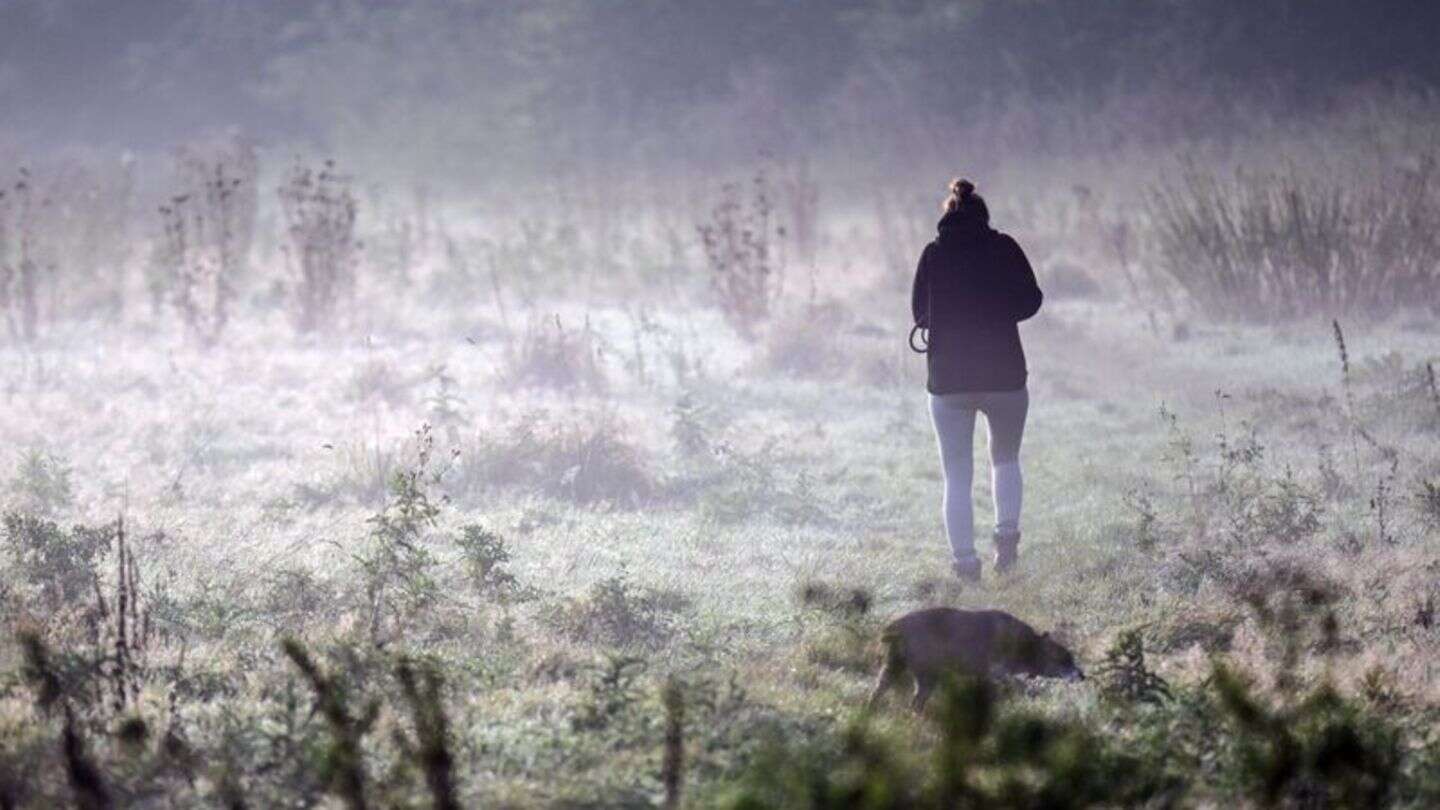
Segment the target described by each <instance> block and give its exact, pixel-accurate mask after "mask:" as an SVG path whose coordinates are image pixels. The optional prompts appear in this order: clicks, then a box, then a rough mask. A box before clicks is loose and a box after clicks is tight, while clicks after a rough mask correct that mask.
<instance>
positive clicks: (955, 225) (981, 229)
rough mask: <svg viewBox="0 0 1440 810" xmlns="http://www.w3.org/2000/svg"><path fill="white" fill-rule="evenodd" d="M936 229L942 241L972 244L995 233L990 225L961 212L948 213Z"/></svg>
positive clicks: (941, 218) (976, 217)
mask: <svg viewBox="0 0 1440 810" xmlns="http://www.w3.org/2000/svg"><path fill="white" fill-rule="evenodd" d="M935 229H936V230H937V231H938V232H939V234H940V237H939V238H940V241H949V240H952V239H953V240H956V241H961V242H970V241H974V240H976V239H980V238H981V237H984V236H988V235H990V234H991V233H994V231H993V229H991V227H990V223H989V222H988V221H986V220H985V219H982V218H980V217H978V216H975V215H973V214H969V215H967V214H962V213H961V212H959V211H948V212H946V214H945V216H943V217H940V221H939V222H938V223H936V225H935Z"/></svg>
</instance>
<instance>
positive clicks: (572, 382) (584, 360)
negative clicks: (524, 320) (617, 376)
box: [501, 315, 606, 392]
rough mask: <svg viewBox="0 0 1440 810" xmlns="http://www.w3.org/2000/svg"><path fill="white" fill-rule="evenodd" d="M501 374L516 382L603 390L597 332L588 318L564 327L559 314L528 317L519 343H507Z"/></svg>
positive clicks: (515, 383)
mask: <svg viewBox="0 0 1440 810" xmlns="http://www.w3.org/2000/svg"><path fill="white" fill-rule="evenodd" d="M501 376H502V377H503V378H504V380H505V382H507V383H509V384H510V385H516V386H537V387H544V388H555V389H559V390H576V389H583V390H588V391H596V392H599V391H604V390H605V387H606V380H605V369H604V367H603V366H602V365H601V363H600V336H599V335H598V334H596V332H595V330H593V329H592V328H591V327H590V320H589V319H588V318H587V319H586V320H585V325H584V326H583V327H582V328H580V329H578V330H577V329H570V330H567V329H566V328H565V325H564V324H563V323H561V321H560V316H559V315H556V316H555V317H554V318H549V319H540V320H531V321H530V323H529V324H528V325H527V326H526V327H525V332H524V334H523V335H521V337H520V342H519V345H518V346H516V345H514V344H511V345H509V346H508V347H507V350H506V353H505V368H504V370H503V371H502V373H501Z"/></svg>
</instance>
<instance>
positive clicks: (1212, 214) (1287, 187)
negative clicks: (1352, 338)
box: [1150, 155, 1440, 321]
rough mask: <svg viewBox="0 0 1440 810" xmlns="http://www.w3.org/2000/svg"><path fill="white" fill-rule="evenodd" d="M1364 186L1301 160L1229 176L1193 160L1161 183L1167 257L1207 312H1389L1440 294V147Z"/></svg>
mask: <svg viewBox="0 0 1440 810" xmlns="http://www.w3.org/2000/svg"><path fill="white" fill-rule="evenodd" d="M1367 181H1368V185H1364V186H1360V187H1356V186H1354V185H1351V184H1349V183H1347V182H1345V181H1344V180H1342V179H1338V178H1325V179H1319V180H1314V179H1308V178H1305V177H1303V176H1301V175H1300V174H1299V173H1298V172H1297V171H1296V170H1295V169H1293V168H1291V169H1288V170H1285V171H1276V172H1265V173H1260V172H1240V173H1237V174H1236V176H1235V177H1234V178H1233V179H1232V180H1228V181H1227V180H1222V179H1220V178H1218V177H1217V176H1215V175H1214V174H1211V173H1209V172H1207V171H1205V170H1203V169H1201V168H1200V167H1197V166H1193V165H1192V166H1190V167H1189V168H1187V170H1186V171H1185V172H1184V173H1183V174H1182V175H1181V176H1180V178H1179V179H1178V180H1177V181H1171V182H1166V183H1163V184H1161V185H1160V186H1158V187H1157V188H1155V189H1154V191H1153V193H1152V195H1151V200H1150V218H1151V221H1152V223H1153V226H1154V231H1155V240H1156V247H1157V249H1158V259H1159V264H1160V268H1161V269H1162V270H1164V271H1165V272H1166V273H1167V274H1168V275H1169V276H1170V278H1171V279H1172V280H1174V282H1175V283H1176V284H1178V285H1179V286H1180V288H1181V289H1183V290H1184V291H1185V292H1186V293H1187V294H1189V296H1190V298H1191V299H1192V300H1193V301H1194V302H1195V303H1196V304H1197V305H1198V306H1199V307H1200V308H1201V309H1202V310H1203V311H1205V312H1206V313H1207V314H1209V315H1211V316H1213V317H1216V318H1222V319H1228V318H1236V317H1238V318H1244V319H1250V320H1256V321H1273V320H1275V319H1276V318H1294V317H1303V316H1310V315H1313V314H1314V313H1315V312H1321V313H1325V314H1327V315H1330V316H1332V317H1333V316H1339V315H1351V314H1354V315H1370V316H1383V315H1387V314H1389V313H1391V312H1394V311H1396V310H1397V309H1399V308H1401V307H1404V306H1406V305H1410V304H1414V303H1416V302H1421V301H1428V302H1431V306H1432V307H1435V306H1437V304H1436V302H1440V233H1437V232H1436V230H1435V229H1434V228H1433V227H1431V223H1433V222H1435V221H1436V220H1437V219H1440V175H1437V162H1436V157H1435V155H1427V156H1425V157H1424V158H1423V159H1422V160H1421V162H1420V168H1419V169H1418V170H1405V169H1394V170H1390V171H1389V172H1387V173H1379V174H1375V175H1373V179H1372V178H1370V177H1367Z"/></svg>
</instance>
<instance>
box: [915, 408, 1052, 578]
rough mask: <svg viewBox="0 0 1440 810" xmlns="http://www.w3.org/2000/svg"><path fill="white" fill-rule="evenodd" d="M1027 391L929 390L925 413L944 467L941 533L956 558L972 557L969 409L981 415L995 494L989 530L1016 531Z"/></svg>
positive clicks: (972, 429) (972, 442) (972, 473)
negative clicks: (986, 432)
mask: <svg viewBox="0 0 1440 810" xmlns="http://www.w3.org/2000/svg"><path fill="white" fill-rule="evenodd" d="M1029 408H1030V393H1029V392H1028V391H1027V390H1026V389H1024V388H1021V389H1019V390H1017V391H966V392H961V393H956V394H931V395H930V416H931V417H932V418H933V419H934V420H935V436H936V438H937V439H938V440H939V443H940V463H941V464H942V465H943V466H944V468H945V502H944V509H945V533H946V534H947V535H949V537H950V551H951V553H953V554H954V555H955V559H957V560H966V559H970V558H973V557H974V556H975V514H974V507H973V506H972V504H971V501H970V497H971V496H970V485H971V482H972V481H973V479H974V477H975V471H974V460H973V458H972V454H973V452H974V445H975V413H976V412H977V411H978V412H980V413H983V414H985V424H986V426H987V427H988V428H989V433H990V475H991V484H992V490H993V492H994V496H995V531H996V533H997V534H1015V533H1018V532H1019V531H1020V498H1021V492H1022V490H1023V487H1024V482H1023V481H1022V479H1021V477H1020V439H1021V437H1022V436H1023V435H1024V433H1025V412H1026V411H1027V410H1029Z"/></svg>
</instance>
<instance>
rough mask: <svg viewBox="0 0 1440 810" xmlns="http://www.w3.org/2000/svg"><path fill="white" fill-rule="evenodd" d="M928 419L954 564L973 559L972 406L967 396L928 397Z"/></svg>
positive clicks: (945, 395) (973, 423)
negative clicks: (937, 457)
mask: <svg viewBox="0 0 1440 810" xmlns="http://www.w3.org/2000/svg"><path fill="white" fill-rule="evenodd" d="M930 416H931V418H932V419H933V420H934V421H935V437H936V439H937V440H938V441H939V444H940V464H941V466H942V467H943V468H944V470H945V501H944V510H945V534H946V535H948V536H949V538H950V553H951V554H953V555H954V556H955V559H956V560H957V561H962V562H968V561H971V560H974V559H975V515H974V508H973V507H972V506H971V503H970V484H971V480H972V479H973V477H974V474H975V473H974V462H973V460H972V458H971V455H972V452H973V449H974V442H975V403H974V401H973V399H972V398H971V397H970V395H968V394H942V395H938V396H937V395H935V394H931V395H930Z"/></svg>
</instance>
